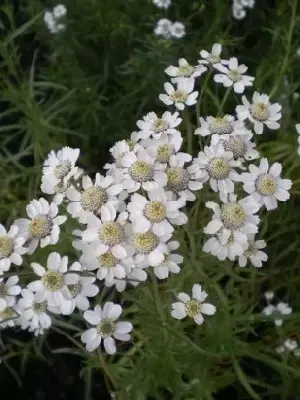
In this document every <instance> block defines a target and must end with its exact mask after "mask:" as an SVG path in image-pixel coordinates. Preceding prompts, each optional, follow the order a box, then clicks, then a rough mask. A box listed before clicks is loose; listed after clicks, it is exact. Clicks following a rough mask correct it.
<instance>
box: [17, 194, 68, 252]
mask: <svg viewBox="0 0 300 400" xmlns="http://www.w3.org/2000/svg"><path fill="white" fill-rule="evenodd" d="M26 212H27V215H28V217H29V218H30V219H27V218H20V219H17V220H16V221H15V222H14V224H15V225H17V227H18V228H19V235H20V236H21V237H24V238H25V239H26V246H27V245H28V254H32V253H33V252H34V251H35V250H36V248H37V246H38V244H39V243H40V246H41V247H45V246H48V245H51V244H56V243H57V242H58V239H59V235H60V228H59V225H61V224H63V223H64V222H65V221H66V220H67V217H66V216H64V215H57V214H58V208H57V205H56V204H55V203H51V204H50V205H49V203H48V201H47V200H45V199H43V198H40V199H39V200H32V201H31V202H30V203H29V204H28V205H27V206H26Z"/></svg>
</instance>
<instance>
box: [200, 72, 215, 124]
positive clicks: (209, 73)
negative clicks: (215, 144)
mask: <svg viewBox="0 0 300 400" xmlns="http://www.w3.org/2000/svg"><path fill="white" fill-rule="evenodd" d="M211 74H212V70H210V71H209V72H208V73H207V74H206V77H205V80H204V82H203V85H202V88H201V92H200V96H199V98H198V101H197V104H196V116H197V126H198V127H199V126H200V107H201V100H202V97H203V95H204V92H205V89H206V86H207V82H208V80H209V78H210V77H211Z"/></svg>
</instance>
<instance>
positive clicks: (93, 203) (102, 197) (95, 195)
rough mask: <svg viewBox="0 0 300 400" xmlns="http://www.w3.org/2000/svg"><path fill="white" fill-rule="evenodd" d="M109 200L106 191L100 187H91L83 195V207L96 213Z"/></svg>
mask: <svg viewBox="0 0 300 400" xmlns="http://www.w3.org/2000/svg"><path fill="white" fill-rule="evenodd" d="M107 200H108V196H107V193H106V191H105V190H104V189H102V188H101V187H99V186H93V187H90V188H88V189H86V190H85V191H84V192H82V194H81V205H82V208H83V209H84V210H85V211H91V212H94V213H96V212H97V211H99V209H100V208H101V206H102V205H103V204H105V203H106V202H107Z"/></svg>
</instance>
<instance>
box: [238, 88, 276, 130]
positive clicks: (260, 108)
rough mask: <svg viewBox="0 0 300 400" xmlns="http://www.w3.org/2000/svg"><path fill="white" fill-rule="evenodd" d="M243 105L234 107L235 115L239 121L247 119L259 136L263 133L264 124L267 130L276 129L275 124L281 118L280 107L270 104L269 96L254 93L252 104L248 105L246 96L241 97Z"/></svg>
mask: <svg viewBox="0 0 300 400" xmlns="http://www.w3.org/2000/svg"><path fill="white" fill-rule="evenodd" d="M242 102H243V104H244V105H239V106H237V107H236V113H237V116H238V118H239V119H240V120H242V121H244V120H245V119H249V121H251V122H252V123H253V124H254V131H255V132H256V133H257V134H258V135H260V134H262V133H263V129H264V124H265V125H266V126H267V127H268V128H269V129H278V128H279V127H280V125H279V123H278V122H277V121H278V120H280V118H281V105H280V104H279V103H274V104H271V103H270V102H269V96H268V95H266V94H259V93H258V92H254V94H253V97H252V103H249V101H248V100H247V98H246V96H242Z"/></svg>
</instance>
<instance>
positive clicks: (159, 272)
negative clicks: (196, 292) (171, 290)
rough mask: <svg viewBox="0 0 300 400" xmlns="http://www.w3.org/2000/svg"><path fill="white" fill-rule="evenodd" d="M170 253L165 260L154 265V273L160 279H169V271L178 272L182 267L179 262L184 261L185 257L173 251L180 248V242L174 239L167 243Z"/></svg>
mask: <svg viewBox="0 0 300 400" xmlns="http://www.w3.org/2000/svg"><path fill="white" fill-rule="evenodd" d="M166 246H167V251H168V253H166V254H165V258H164V261H163V262H162V263H160V264H159V265H157V266H156V267H154V273H155V275H156V276H157V278H158V279H167V278H168V276H169V273H170V272H171V273H172V274H178V273H179V272H180V267H179V265H178V264H181V263H182V262H183V257H182V256H181V255H179V254H176V253H173V251H174V250H176V249H178V247H179V242H177V241H175V240H173V241H171V242H168V243H166Z"/></svg>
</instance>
